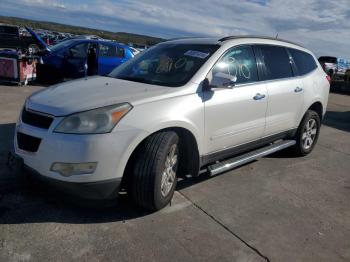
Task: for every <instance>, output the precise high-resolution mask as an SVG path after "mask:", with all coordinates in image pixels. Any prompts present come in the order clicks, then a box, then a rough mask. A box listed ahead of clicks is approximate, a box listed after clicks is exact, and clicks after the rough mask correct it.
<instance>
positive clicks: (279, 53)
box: [260, 45, 293, 80]
mask: <svg viewBox="0 0 350 262" xmlns="http://www.w3.org/2000/svg"><path fill="white" fill-rule="evenodd" d="M260 50H261V58H262V62H263V64H265V75H264V76H263V79H264V80H272V79H280V78H287V77H292V76H293V72H292V67H291V64H290V61H289V56H288V54H287V51H286V49H285V48H284V47H281V46H268V45H261V46H260Z"/></svg>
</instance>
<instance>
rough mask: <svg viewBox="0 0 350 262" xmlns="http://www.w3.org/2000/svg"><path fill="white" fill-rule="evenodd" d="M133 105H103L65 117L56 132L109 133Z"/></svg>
mask: <svg viewBox="0 0 350 262" xmlns="http://www.w3.org/2000/svg"><path fill="white" fill-rule="evenodd" d="M131 108H132V106H131V105H130V104H128V103H124V104H118V105H112V106H106V107H101V108H97V109H93V110H89V111H85V112H81V113H76V114H73V115H70V116H67V117H65V118H64V119H63V120H62V121H61V122H60V123H59V124H58V126H57V127H56V128H55V130H54V132H57V133H69V134H101V133H109V132H111V131H112V129H113V128H114V127H115V125H116V124H117V123H118V122H119V121H120V120H121V119H122V118H123V116H125V115H126V114H127V113H128V112H129V111H130V110H131Z"/></svg>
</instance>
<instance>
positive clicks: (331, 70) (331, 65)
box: [318, 56, 349, 79]
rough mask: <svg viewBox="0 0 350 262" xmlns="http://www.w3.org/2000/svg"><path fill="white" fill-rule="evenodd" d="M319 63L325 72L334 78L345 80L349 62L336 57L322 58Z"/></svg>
mask: <svg viewBox="0 0 350 262" xmlns="http://www.w3.org/2000/svg"><path fill="white" fill-rule="evenodd" d="M318 61H319V62H320V64H321V65H322V68H323V70H324V71H325V72H326V73H327V74H328V75H329V76H330V77H332V78H337V79H338V78H340V79H343V78H344V76H345V72H346V70H347V69H348V64H349V62H348V61H347V60H346V59H344V58H339V57H338V58H337V57H334V56H321V57H319V58H318Z"/></svg>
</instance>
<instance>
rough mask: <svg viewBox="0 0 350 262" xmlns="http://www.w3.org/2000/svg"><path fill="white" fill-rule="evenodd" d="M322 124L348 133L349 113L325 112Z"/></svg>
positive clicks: (349, 125) (349, 126) (349, 130)
mask: <svg viewBox="0 0 350 262" xmlns="http://www.w3.org/2000/svg"><path fill="white" fill-rule="evenodd" d="M323 124H324V125H326V126H329V127H333V128H336V129H339V130H342V131H346V132H350V111H346V112H339V111H327V113H326V115H325V118H324V121H323Z"/></svg>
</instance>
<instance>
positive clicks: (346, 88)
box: [330, 81, 350, 95]
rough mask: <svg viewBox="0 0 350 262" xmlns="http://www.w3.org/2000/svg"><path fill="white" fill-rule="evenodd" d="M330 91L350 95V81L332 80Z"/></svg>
mask: <svg viewBox="0 0 350 262" xmlns="http://www.w3.org/2000/svg"><path fill="white" fill-rule="evenodd" d="M330 91H331V92H332V93H336V94H341V95H350V82H348V83H346V82H344V81H334V82H332V84H331V88H330Z"/></svg>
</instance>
